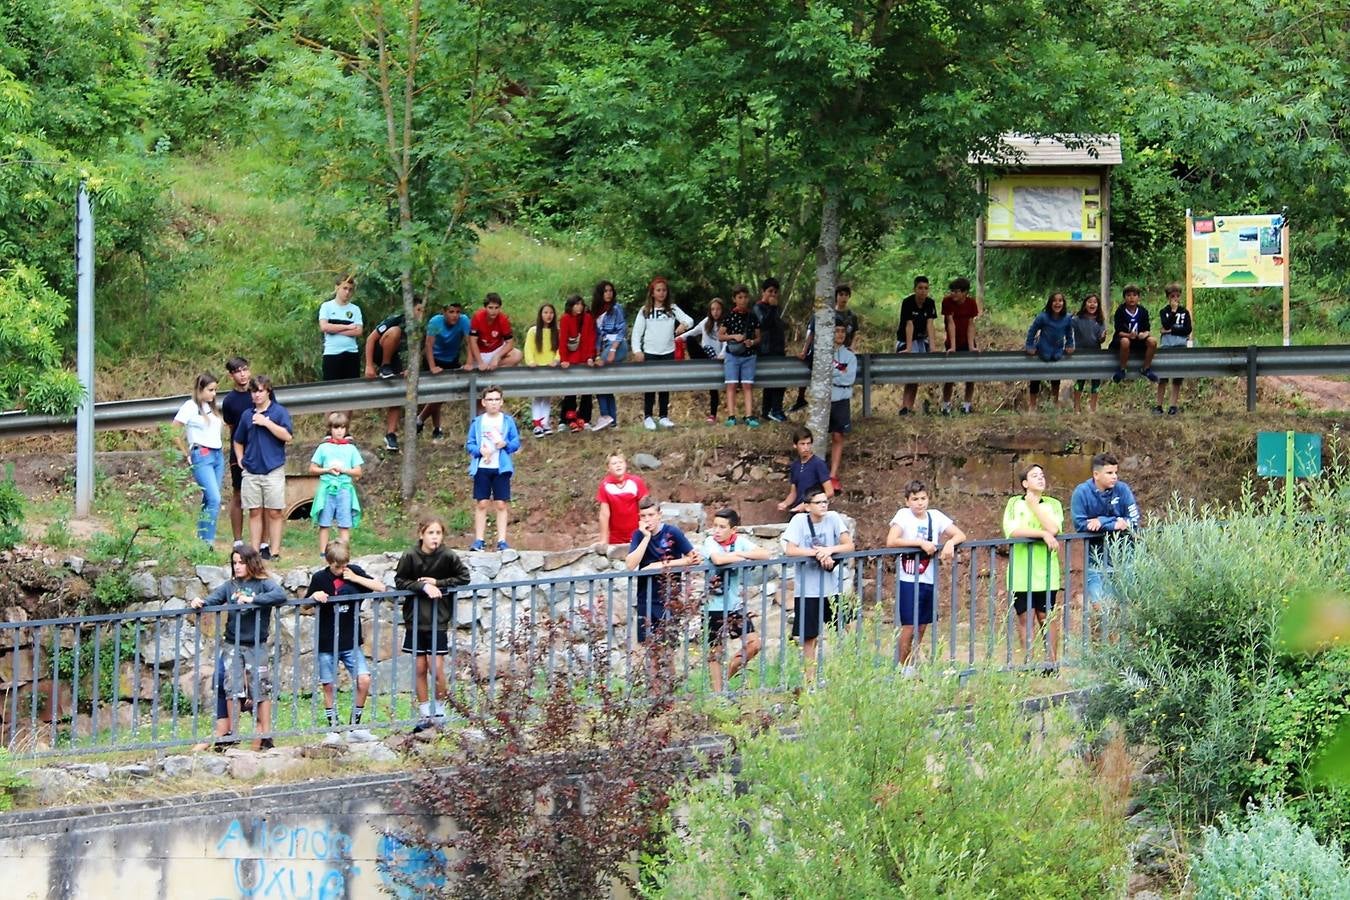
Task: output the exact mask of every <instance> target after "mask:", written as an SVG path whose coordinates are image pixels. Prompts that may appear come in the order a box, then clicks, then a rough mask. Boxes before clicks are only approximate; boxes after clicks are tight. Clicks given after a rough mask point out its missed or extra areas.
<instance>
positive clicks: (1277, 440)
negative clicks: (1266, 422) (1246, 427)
mask: <svg viewBox="0 0 1350 900" xmlns="http://www.w3.org/2000/svg"><path fill="white" fill-rule="evenodd" d="M1290 457H1293V462H1294V465H1293V471H1290V466H1289V460H1290ZM1256 474H1257V475H1261V476H1264V477H1266V478H1285V477H1288V476H1290V475H1292V476H1293V477H1295V478H1316V477H1317V476H1318V475H1321V474H1322V436H1321V435H1320V434H1305V433H1303V432H1298V431H1258V432H1257V433H1256Z"/></svg>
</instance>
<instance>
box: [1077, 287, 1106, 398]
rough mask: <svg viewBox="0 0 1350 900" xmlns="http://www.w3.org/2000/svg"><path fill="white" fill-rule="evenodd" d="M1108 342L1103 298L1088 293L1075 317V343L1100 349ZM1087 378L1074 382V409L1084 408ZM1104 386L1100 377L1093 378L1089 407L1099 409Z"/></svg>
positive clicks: (1083, 348)
mask: <svg viewBox="0 0 1350 900" xmlns="http://www.w3.org/2000/svg"><path fill="white" fill-rule="evenodd" d="M1104 343H1106V315H1105V314H1104V313H1103V312H1102V300H1101V298H1100V297H1098V296H1097V295H1096V294H1088V295H1087V296H1086V297H1084V298H1083V302H1082V304H1081V305H1079V307H1078V314H1077V315H1075V316H1074V317H1073V344H1074V347H1075V349H1079V350H1100V349H1102V344H1104ZM1086 384H1087V380H1086V379H1079V380H1078V381H1075V382H1074V383H1073V411H1074V412H1079V411H1081V410H1082V408H1083V387H1084V386H1085V385H1086ZM1101 386H1102V380H1101V379H1100V378H1093V379H1092V390H1091V393H1089V394H1088V409H1089V410H1091V411H1092V412H1096V411H1097V391H1098V390H1099V389H1100V388H1101Z"/></svg>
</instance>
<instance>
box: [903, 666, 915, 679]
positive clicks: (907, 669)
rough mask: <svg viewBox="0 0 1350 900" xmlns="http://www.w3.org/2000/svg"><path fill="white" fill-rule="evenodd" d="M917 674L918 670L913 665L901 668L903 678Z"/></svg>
mask: <svg viewBox="0 0 1350 900" xmlns="http://www.w3.org/2000/svg"><path fill="white" fill-rule="evenodd" d="M916 674H917V672H916V670H915V668H914V667H913V666H905V667H904V668H903V669H901V670H900V677H901V678H913V677H914V676H915V675H916Z"/></svg>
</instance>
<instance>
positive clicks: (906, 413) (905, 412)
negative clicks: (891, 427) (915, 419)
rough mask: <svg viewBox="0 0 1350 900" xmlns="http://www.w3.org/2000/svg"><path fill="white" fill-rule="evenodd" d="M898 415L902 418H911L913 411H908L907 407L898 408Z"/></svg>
mask: <svg viewBox="0 0 1350 900" xmlns="http://www.w3.org/2000/svg"><path fill="white" fill-rule="evenodd" d="M900 415H902V416H912V415H914V410H912V409H910V408H909V407H908V406H902V407H900Z"/></svg>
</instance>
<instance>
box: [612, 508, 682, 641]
mask: <svg viewBox="0 0 1350 900" xmlns="http://www.w3.org/2000/svg"><path fill="white" fill-rule="evenodd" d="M698 563H699V556H698V553H696V552H695V551H694V545H693V544H691V543H689V538H687V537H685V536H684V532H683V531H680V529H678V528H676V527H675V526H674V525H667V524H665V523H663V522H662V521H661V508H660V507H659V506H658V505H657V503H656V501H655V500H653V499H652V498H651V497H650V496H648V497H643V498H642V500H641V501H639V502H638V527H637V531H634V532H633V538H632V540H631V541H630V542H629V545H628V556H627V557H626V558H625V559H624V565H626V566H627V567H628V569H629V571H632V572H644V573H647V574H645V575H642V576H640V577H639V578H638V579H637V589H636V595H635V596H636V599H635V600H634V606H635V610H636V613H637V639H638V643H639V644H645V643H646V642H647V638H648V637H651V636H652V635H653V634H654V633H655V631H656V629H657V627H658V626H659V623H661V622H663V621H665V620H666V619H668V618H669V617H670V616H669V613H667V611H666V601H667V600H669V599H671V598H672V597H674V596H675V595H676V593H678V591H679V590H680V588H681V587H682V586H683V584H682V579H681V575H680V573H679V572H678V571H677V572H671V571H670V570H671V569H678V568H681V567H684V566H696V565H698Z"/></svg>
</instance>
